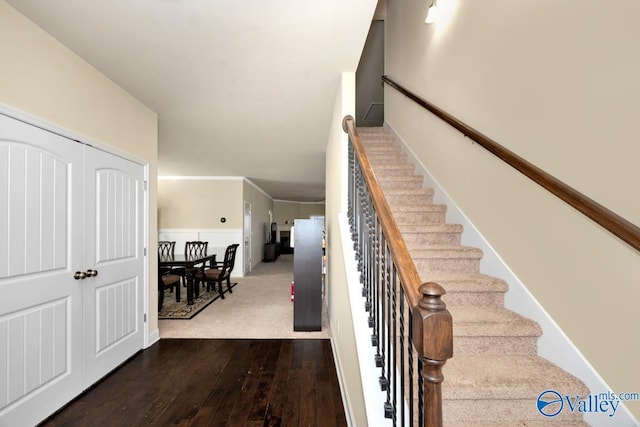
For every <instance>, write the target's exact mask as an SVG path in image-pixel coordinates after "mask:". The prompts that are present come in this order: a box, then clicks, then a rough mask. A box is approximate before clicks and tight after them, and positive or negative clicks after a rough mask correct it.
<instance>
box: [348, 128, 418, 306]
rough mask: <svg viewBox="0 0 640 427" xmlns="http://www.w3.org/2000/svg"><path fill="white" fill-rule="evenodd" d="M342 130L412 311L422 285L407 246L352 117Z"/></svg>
mask: <svg viewBox="0 0 640 427" xmlns="http://www.w3.org/2000/svg"><path fill="white" fill-rule="evenodd" d="M342 129H343V130H344V131H345V132H346V133H348V134H349V137H350V138H351V142H352V143H353V149H354V150H355V153H356V156H357V157H358V159H360V162H361V167H362V175H363V176H364V179H365V181H366V184H367V187H369V192H370V193H371V200H372V202H373V205H374V206H375V209H376V213H377V215H378V218H379V219H380V227H381V228H382V232H383V233H384V236H385V238H386V240H387V244H388V245H389V252H391V256H392V258H393V260H394V262H395V263H396V265H397V266H399V267H400V268H398V276H399V277H400V281H401V283H403V284H404V285H405V286H406V288H405V293H406V295H407V298H408V300H409V304H410V305H411V307H416V306H417V305H418V302H419V301H420V299H421V297H422V295H421V294H420V293H419V292H418V288H419V287H420V285H421V284H422V282H421V280H420V276H419V275H418V271H417V269H416V267H415V264H414V263H413V259H412V258H411V255H410V254H409V249H407V245H406V244H405V243H404V239H403V238H402V234H401V233H400V229H399V228H398V224H397V223H396V221H395V219H394V217H393V214H392V213H391V208H390V207H389V204H388V203H387V200H386V199H385V197H384V194H382V190H381V189H380V185H379V184H378V180H377V178H376V176H375V173H374V172H373V167H372V166H371V163H370V162H369V159H368V158H367V156H366V155H365V153H364V147H363V145H362V141H361V140H360V137H359V136H358V132H356V127H355V121H354V119H353V117H351V116H346V117H345V118H344V119H343V120H342Z"/></svg>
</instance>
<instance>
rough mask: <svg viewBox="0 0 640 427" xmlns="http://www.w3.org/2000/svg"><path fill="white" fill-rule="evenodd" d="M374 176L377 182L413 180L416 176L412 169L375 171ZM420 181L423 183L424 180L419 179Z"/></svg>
mask: <svg viewBox="0 0 640 427" xmlns="http://www.w3.org/2000/svg"><path fill="white" fill-rule="evenodd" d="M376 176H377V177H378V179H379V180H385V179H415V177H416V174H415V172H414V171H413V170H412V169H407V168H402V169H401V168H387V169H377V170H376ZM420 181H421V182H424V178H422V177H420Z"/></svg>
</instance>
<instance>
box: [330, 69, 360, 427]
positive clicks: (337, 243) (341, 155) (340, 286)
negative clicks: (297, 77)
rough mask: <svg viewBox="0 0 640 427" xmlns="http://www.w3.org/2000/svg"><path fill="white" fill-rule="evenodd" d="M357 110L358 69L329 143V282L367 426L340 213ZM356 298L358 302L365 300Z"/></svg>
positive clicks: (345, 376) (340, 346) (337, 336)
mask: <svg viewBox="0 0 640 427" xmlns="http://www.w3.org/2000/svg"><path fill="white" fill-rule="evenodd" d="M347 114H350V115H351V116H354V114H355V73H344V75H343V79H342V84H341V87H340V90H339V91H338V94H337V96H336V103H335V106H334V112H333V117H332V121H331V124H332V126H331V130H330V133H329V141H328V144H327V164H326V175H325V176H326V177H327V183H326V194H327V200H326V216H325V234H326V236H327V237H326V239H327V250H326V253H327V283H326V293H327V297H326V298H327V302H328V309H329V321H330V323H331V331H332V335H333V343H334V349H335V353H336V354H335V356H336V359H337V360H338V369H339V374H340V375H341V381H342V387H343V389H344V393H345V394H346V398H347V401H348V402H349V406H350V411H351V419H352V421H353V425H354V426H366V425H368V423H367V414H366V410H365V406H364V393H363V390H362V380H361V377H360V365H359V361H358V351H357V348H356V339H355V332H354V326H353V319H352V314H351V300H350V298H349V290H348V289H347V274H346V270H345V264H344V253H343V248H342V243H341V237H340V226H339V222H338V221H339V220H338V218H339V216H340V215H345V214H346V199H347V191H346V177H347V173H346V171H347V168H348V165H347V162H346V150H347V148H346V147H347V137H346V134H345V133H344V132H343V131H342V118H343V117H344V116H345V115H347ZM361 303H362V301H356V302H354V304H361Z"/></svg>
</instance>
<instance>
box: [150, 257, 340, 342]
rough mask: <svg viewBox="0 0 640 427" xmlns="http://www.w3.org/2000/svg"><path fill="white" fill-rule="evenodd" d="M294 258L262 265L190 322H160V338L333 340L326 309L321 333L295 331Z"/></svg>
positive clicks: (234, 279)
mask: <svg viewBox="0 0 640 427" xmlns="http://www.w3.org/2000/svg"><path fill="white" fill-rule="evenodd" d="M292 279H293V255H290V254H283V255H281V256H279V257H278V259H277V260H276V261H275V262H269V263H260V264H258V265H257V266H256V267H255V268H254V270H253V271H252V272H251V273H249V274H248V275H246V276H244V277H235V278H233V281H234V282H238V284H237V285H236V286H234V287H233V293H231V294H229V293H225V299H218V300H216V301H214V302H213V303H212V304H211V305H209V306H208V307H207V308H205V309H204V310H203V311H202V312H200V313H198V315H197V316H195V317H194V318H193V319H189V320H183V319H178V320H159V321H158V324H159V328H160V338H249V339H260V338H279V339H283V338H299V339H310V338H311V339H324V338H330V337H331V331H330V329H329V324H328V315H327V312H326V308H325V310H324V311H323V313H322V330H321V331H318V332H294V330H293V304H292V303H291V297H290V289H291V288H290V286H291V280H292Z"/></svg>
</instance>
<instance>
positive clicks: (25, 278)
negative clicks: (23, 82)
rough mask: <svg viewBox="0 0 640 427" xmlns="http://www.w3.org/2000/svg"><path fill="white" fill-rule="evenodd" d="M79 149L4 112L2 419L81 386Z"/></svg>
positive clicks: (42, 413) (39, 411)
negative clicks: (78, 272)
mask: <svg viewBox="0 0 640 427" xmlns="http://www.w3.org/2000/svg"><path fill="white" fill-rule="evenodd" d="M82 152H83V147H82V145H80V144H77V143H69V140H68V139H66V138H63V137H60V136H58V135H55V134H52V133H50V132H47V131H44V130H41V129H39V128H36V127H34V126H30V125H27V124H25V123H23V122H20V121H17V120H14V119H11V118H8V117H7V116H5V115H2V114H0V295H1V297H0V425H3V426H4V425H7V426H21V425H34V424H35V423H36V422H38V421H40V420H41V419H42V418H43V417H46V416H47V415H49V414H51V413H52V412H53V411H55V410H56V409H58V408H59V407H61V406H62V405H64V404H65V403H66V402H67V401H69V400H70V399H72V398H73V397H74V396H76V395H77V394H78V393H80V391H81V390H82V328H83V321H82V286H81V283H80V282H81V281H80V280H75V279H74V278H73V276H74V273H75V272H76V271H79V270H82V269H83V264H82V255H83V241H82V235H83V233H82V221H83V219H82V217H83V213H82V208H83V206H82V198H83V194H82V179H81V178H80V179H79V177H81V173H82V162H83V161H82Z"/></svg>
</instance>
